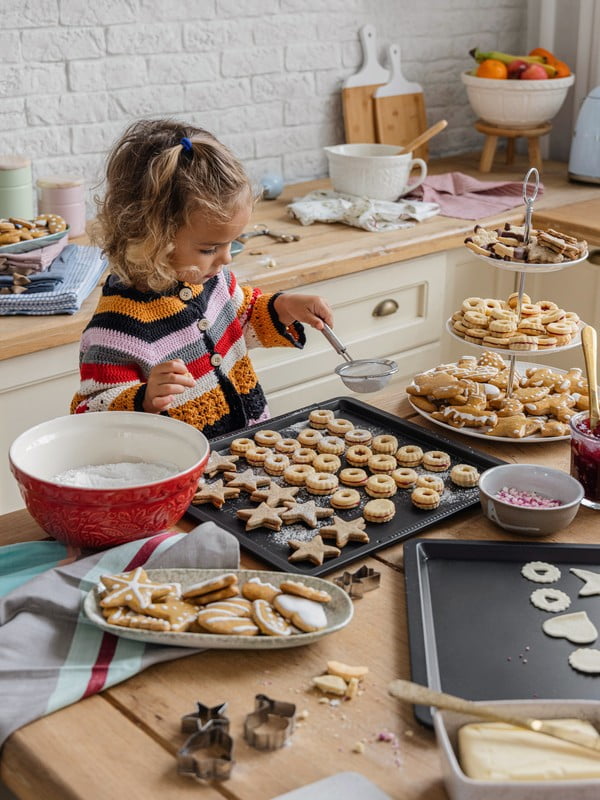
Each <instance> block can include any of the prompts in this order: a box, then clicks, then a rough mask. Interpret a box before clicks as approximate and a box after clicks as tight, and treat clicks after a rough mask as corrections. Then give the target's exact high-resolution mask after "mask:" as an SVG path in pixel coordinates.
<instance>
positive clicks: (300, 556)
mask: <svg viewBox="0 0 600 800" xmlns="http://www.w3.org/2000/svg"><path fill="white" fill-rule="evenodd" d="M288 544H289V546H290V547H291V548H292V549H293V550H294V552H293V553H292V555H291V556H288V561H312V563H313V564H316V565H317V566H319V565H320V564H322V563H323V561H324V559H326V558H334V557H335V556H339V554H340V553H341V552H342V551H341V550H340V549H339V548H338V547H333V545H330V544H325V543H324V542H323V539H321V537H320V536H319V534H317V535H316V536H313V538H312V539H311V540H310V541H309V542H300V541H298V540H297V539H290V540H289V542H288Z"/></svg>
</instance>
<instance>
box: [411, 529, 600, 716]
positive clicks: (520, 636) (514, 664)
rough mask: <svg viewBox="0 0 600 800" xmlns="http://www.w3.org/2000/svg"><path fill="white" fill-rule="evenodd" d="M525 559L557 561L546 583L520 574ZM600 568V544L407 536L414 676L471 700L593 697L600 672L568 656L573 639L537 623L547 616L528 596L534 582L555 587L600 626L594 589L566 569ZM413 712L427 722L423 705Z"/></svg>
mask: <svg viewBox="0 0 600 800" xmlns="http://www.w3.org/2000/svg"><path fill="white" fill-rule="evenodd" d="M528 561H546V562H548V563H550V564H555V565H556V566H558V568H559V569H560V571H561V577H560V578H559V579H558V581H556V582H554V583H552V584H541V583H534V582H532V581H529V580H527V579H526V578H524V577H523V576H522V575H521V567H522V566H523V564H526V563H527V562H528ZM598 566H600V546H595V545H579V544H529V543H526V542H480V541H472V542H467V541H464V542H460V541H449V540H441V539H413V540H412V541H410V542H407V544H406V545H405V546H404V574H405V583H406V598H407V611H408V627H409V642H410V662H411V672H412V679H413V680H414V681H415V682H416V683H420V684H423V685H426V686H429V687H431V688H432V689H437V690H441V691H444V692H448V693H450V694H455V695H458V696H460V697H466V698H468V699H469V700H513V699H515V700H516V699H527V700H529V699H532V698H535V699H537V698H542V699H550V698H553V699H569V700H571V699H577V700H585V699H588V700H598V698H600V676H593V675H585V674H583V673H580V672H576V671H575V670H574V669H573V668H572V667H570V666H569V663H568V661H567V658H568V656H569V654H570V653H571V652H572V651H573V650H576V649H577V648H578V647H583V646H589V647H598V644H597V642H596V643H593V644H591V645H576V644H573V643H572V642H569V641H568V640H566V639H555V638H551V637H550V636H547V635H546V634H545V633H544V632H543V631H542V623H543V622H544V620H546V619H548V618H549V617H550V616H552V614H550V613H548V612H547V611H541V610H540V609H538V608H536V607H535V606H534V605H533V604H532V603H531V602H530V600H529V596H530V594H531V592H533V591H534V590H535V589H539V588H541V587H544V586H546V587H552V588H557V589H561V590H562V591H564V592H566V593H567V594H568V595H569V597H570V598H571V605H570V606H569V608H568V610H567V611H565V612H562V613H571V612H573V611H587V612H588V615H589V617H590V619H591V620H592V621H593V622H595V624H596V626H597V627H600V625H599V624H598V623H599V622H600V619H599V613H600V597H598V596H590V597H579V596H578V593H579V590H580V589H581V587H582V586H583V585H584V583H583V581H582V580H581V579H580V578H577V577H576V576H575V575H573V574H572V573H571V572H569V569H570V567H580V568H583V569H588V570H590V569H591V570H592V571H597V570H595V567H598ZM415 716H416V718H417V719H418V720H419V721H420V722H422V723H423V724H425V725H432V724H433V723H432V718H431V713H430V710H429V708H428V707H425V706H415Z"/></svg>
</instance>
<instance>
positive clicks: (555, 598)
mask: <svg viewBox="0 0 600 800" xmlns="http://www.w3.org/2000/svg"><path fill="white" fill-rule="evenodd" d="M529 599H530V600H531V602H532V603H533V605H534V606H535V607H536V608H539V609H541V610H542V611H551V612H553V613H554V612H557V611H566V610H567V608H568V607H569V606H570V605H571V598H570V597H569V595H568V594H565V592H561V590H560V589H536V590H535V591H534V592H532V593H531V595H530V597H529Z"/></svg>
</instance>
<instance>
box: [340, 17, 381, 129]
mask: <svg viewBox="0 0 600 800" xmlns="http://www.w3.org/2000/svg"><path fill="white" fill-rule="evenodd" d="M358 36H359V38H360V43H361V45H362V51H363V63H362V66H361V68H360V69H359V71H358V72H356V73H355V74H354V75H351V76H350V77H349V78H346V80H345V81H344V85H343V87H342V109H343V112H344V132H345V134H346V142H347V143H348V144H363V143H366V144H369V143H372V142H376V141H377V136H376V130H375V116H374V113H373V92H374V91H375V89H377V87H378V86H383V85H384V84H385V83H387V82H388V81H389V79H390V73H389V70H387V69H386V68H385V67H382V66H381V64H380V63H379V60H378V58H377V44H376V35H375V26H374V25H363V26H362V28H361V29H360V30H359V32H358Z"/></svg>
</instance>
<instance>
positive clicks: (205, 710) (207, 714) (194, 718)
mask: <svg viewBox="0 0 600 800" xmlns="http://www.w3.org/2000/svg"><path fill="white" fill-rule="evenodd" d="M196 706H197V710H196V711H193V712H192V713H191V714H185V715H184V716H183V717H182V718H181V730H182V732H183V733H196V731H201V730H202V729H203V728H205V727H206V726H207V725H208V724H209V723H215V724H219V725H221V727H222V728H223V729H224V730H225V732H227V731H228V730H229V719H228V718H227V717H226V716H225V709H226V708H227V703H221V704H220V705H218V706H213V707H212V708H210V706H205V705H204V703H199V702H198V703H196Z"/></svg>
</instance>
